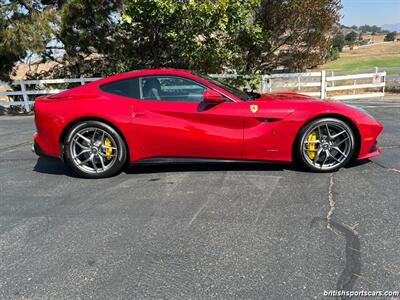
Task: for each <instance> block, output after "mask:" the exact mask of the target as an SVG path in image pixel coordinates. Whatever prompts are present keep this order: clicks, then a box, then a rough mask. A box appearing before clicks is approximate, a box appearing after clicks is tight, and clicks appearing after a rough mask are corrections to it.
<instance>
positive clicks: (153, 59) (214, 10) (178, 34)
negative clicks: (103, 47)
mask: <svg viewBox="0 0 400 300" xmlns="http://www.w3.org/2000/svg"><path fill="white" fill-rule="evenodd" d="M258 5H259V1H258V0H247V1H240V0H216V1H214V0H189V1H175V0H127V1H126V3H125V7H124V10H123V11H122V14H121V20H120V24H119V33H120V34H119V36H118V44H119V45H123V46H122V47H119V49H118V55H117V56H116V57H117V58H119V59H120V60H121V61H119V62H118V64H120V65H121V66H122V65H123V66H124V68H125V69H132V68H147V67H177V68H189V69H196V70H201V71H204V72H220V71H221V70H222V68H223V67H224V66H226V64H227V63H229V61H231V60H232V58H233V57H234V56H235V51H237V50H238V49H237V47H236V44H235V43H234V42H235V38H236V36H235V32H236V31H238V30H241V29H242V28H247V27H252V25H251V24H250V23H249V21H248V20H249V19H250V18H251V17H252V15H253V10H254V8H255V7H258Z"/></svg>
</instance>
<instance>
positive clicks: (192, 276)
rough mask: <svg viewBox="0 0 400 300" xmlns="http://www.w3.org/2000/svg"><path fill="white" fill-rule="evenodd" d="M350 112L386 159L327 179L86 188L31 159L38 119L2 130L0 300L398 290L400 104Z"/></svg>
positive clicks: (202, 168) (142, 174) (271, 173)
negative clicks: (370, 130)
mask: <svg viewBox="0 0 400 300" xmlns="http://www.w3.org/2000/svg"><path fill="white" fill-rule="evenodd" d="M353 103H356V104H357V105H360V106H363V107H364V108H365V109H367V110H368V111H369V112H370V113H371V114H372V115H373V116H374V117H376V118H377V119H378V120H380V121H381V122H382V123H383V124H384V125H385V129H384V132H383V133H382V134H381V136H380V140H379V141H380V145H381V147H382V154H381V156H379V157H376V158H373V159H371V160H367V161H364V162H361V163H357V164H353V165H352V166H350V167H348V168H344V169H341V170H339V171H338V172H335V173H332V174H314V173H308V172H304V171H302V170H299V169H297V168H296V167H294V166H291V165H268V164H261V165H254V164H212V165H185V166H182V165H180V166H179V165H175V166H171V165H170V166H168V165H164V166H146V167H145V166H141V167H138V166H136V167H135V166H133V167H131V168H129V169H127V170H126V171H125V172H123V173H122V174H120V175H118V176H116V177H113V178H109V179H102V180H87V179H80V178H77V177H75V175H74V174H73V173H72V172H71V171H70V170H69V169H68V167H66V166H65V165H63V164H62V163H61V162H59V161H57V160H52V159H47V158H38V157H37V156H35V155H34V154H33V153H32V152H31V150H30V146H31V141H32V134H33V132H34V130H35V129H34V124H33V117H31V116H1V117H0V138H1V146H0V298H1V299H8V298H84V299H85V298H90V297H93V298H125V299H131V298H141V299H143V298H182V299H188V298H211V297H215V298H247V299H249V298H250V299H259V298H262V299H290V298H295V299H305V298H307V299H308V298H314V299H321V298H323V292H324V290H369V291H373V290H388V291H391V290H399V287H400V247H399V238H400V226H399V213H400V201H399V200H400V151H399V150H400V122H399V121H400V99H397V100H396V99H387V98H385V99H380V100H369V101H354V102H353ZM327 219H329V220H330V226H327Z"/></svg>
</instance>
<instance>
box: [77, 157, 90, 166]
mask: <svg viewBox="0 0 400 300" xmlns="http://www.w3.org/2000/svg"><path fill="white" fill-rule="evenodd" d="M92 157H93V155H90V156H89V158H88V159H85V160H84V161H81V162H80V163H79V164H78V165H80V166H82V165H83V164H85V163H87V162H89V161H91V160H92Z"/></svg>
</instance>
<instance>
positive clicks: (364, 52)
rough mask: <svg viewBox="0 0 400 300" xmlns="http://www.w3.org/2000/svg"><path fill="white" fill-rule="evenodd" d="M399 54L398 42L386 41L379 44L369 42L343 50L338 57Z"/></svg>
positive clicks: (399, 43) (399, 46)
mask: <svg viewBox="0 0 400 300" xmlns="http://www.w3.org/2000/svg"><path fill="white" fill-rule="evenodd" d="M391 54H400V42H387V43H381V44H371V45H366V46H362V47H358V48H355V49H353V50H346V51H343V52H342V53H341V55H340V57H350V56H351V57H361V56H379V55H391Z"/></svg>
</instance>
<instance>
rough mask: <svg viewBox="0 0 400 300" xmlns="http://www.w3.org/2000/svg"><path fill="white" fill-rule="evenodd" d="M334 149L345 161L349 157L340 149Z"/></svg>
mask: <svg viewBox="0 0 400 300" xmlns="http://www.w3.org/2000/svg"><path fill="white" fill-rule="evenodd" d="M333 149H335V150H336V151H337V152H339V153H340V154H341V155H342V156H343V157H344V158H345V159H346V158H347V155H346V154H345V153H344V152H343V151H342V150H340V149H339V147H333Z"/></svg>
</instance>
